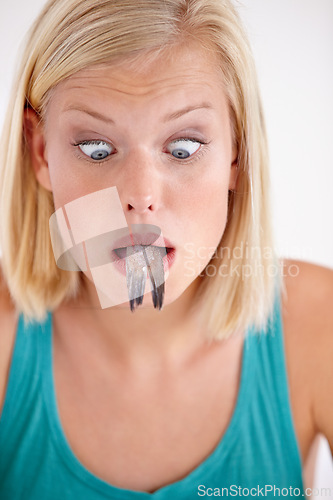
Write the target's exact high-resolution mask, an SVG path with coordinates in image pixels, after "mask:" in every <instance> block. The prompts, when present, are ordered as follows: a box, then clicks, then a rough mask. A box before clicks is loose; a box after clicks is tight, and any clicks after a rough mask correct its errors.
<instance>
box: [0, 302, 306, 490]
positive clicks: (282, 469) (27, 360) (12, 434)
mask: <svg viewBox="0 0 333 500" xmlns="http://www.w3.org/2000/svg"><path fill="white" fill-rule="evenodd" d="M260 333H262V332H256V331H255V330H254V329H253V328H249V330H248V332H247V337H246V340H245V342H244V346H243V358H242V371H241V379H240V387H239V391H238V397H237V401H236V406H235V408H234V412H233V415H232V418H231V421H230V423H229V426H228V428H227V430H226V432H225V433H224V435H223V437H222V439H221V441H220V442H219V444H218V445H217V446H216V448H215V449H214V450H213V451H212V453H211V454H210V455H209V456H208V457H207V458H206V459H205V460H204V461H203V462H202V463H201V464H200V465H199V466H197V467H196V468H195V469H194V470H193V471H192V472H191V473H190V474H188V475H187V476H186V477H184V478H183V479H181V480H179V481H176V482H174V483H172V484H169V485H167V486H164V487H162V488H160V489H158V490H156V491H155V492H154V493H145V492H138V491H131V490H126V489H122V488H118V487H115V486H113V485H111V484H108V483H107V482H105V481H103V480H102V479H100V478H98V477H97V476H95V475H94V474H92V473H91V472H90V471H89V470H88V469H86V468H85V467H84V465H83V464H81V462H80V461H79V460H78V459H77V458H76V456H75V455H74V453H73V451H72V450H71V448H70V446H69V443H68V442H67V440H66V436H65V434H64V431H63V429H62V425H61V421H60V419H59V414H58V410H57V401H56V396H55V389H54V380H53V367H52V315H51V314H50V313H48V316H47V318H46V321H45V323H43V324H39V323H34V324H30V325H25V324H24V322H23V318H22V316H20V318H19V322H18V328H17V333H16V340H15V347H14V351H13V357H12V361H11V367H10V373H9V380H8V385H7V392H6V397H5V402H4V406H3V411H2V415H1V418H0V499H1V500H102V499H106V498H111V499H117V500H127V499H128V500H135V499H137V500H139V499H149V498H153V499H154V500H155V499H156V500H166V499H168V500H170V499H176V500H177V499H179V500H185V499H195V498H200V497H203V498H207V497H210V496H214V497H219V496H224V497H226V496H231V497H237V496H249V497H253V496H256V497H261V496H266V497H268V498H273V497H274V498H275V497H277V496H280V497H282V496H283V497H284V498H291V497H293V498H294V497H295V496H303V492H304V489H303V483H302V466H301V458H300V453H299V448H298V444H297V440H296V435H295V430H294V426H293V421H292V415H291V408H290V400H289V393H288V382H287V373H286V365H285V355H284V346H283V332H282V324H281V313H280V304H279V302H278V301H277V302H276V305H275V309H274V315H273V316H272V319H271V320H270V322H269V324H268V333H267V334H266V335H265V334H260ZM82 439H84V436H82Z"/></svg>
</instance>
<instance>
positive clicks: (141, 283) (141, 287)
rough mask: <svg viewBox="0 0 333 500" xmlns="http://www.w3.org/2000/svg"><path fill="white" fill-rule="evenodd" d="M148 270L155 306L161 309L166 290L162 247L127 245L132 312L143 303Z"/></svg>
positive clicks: (127, 269)
mask: <svg viewBox="0 0 333 500" xmlns="http://www.w3.org/2000/svg"><path fill="white" fill-rule="evenodd" d="M147 272H148V277H149V280H150V284H151V291H152V300H153V305H154V308H155V309H158V310H161V309H162V306H163V300H164V291H165V287H164V266H163V256H162V252H161V248H160V247H154V246H143V245H135V246H134V247H127V249H126V283H127V289H128V296H129V304H130V309H131V311H132V312H134V311H135V309H136V307H138V306H139V305H141V304H142V303H143V296H144V292H145V286H146V279H147Z"/></svg>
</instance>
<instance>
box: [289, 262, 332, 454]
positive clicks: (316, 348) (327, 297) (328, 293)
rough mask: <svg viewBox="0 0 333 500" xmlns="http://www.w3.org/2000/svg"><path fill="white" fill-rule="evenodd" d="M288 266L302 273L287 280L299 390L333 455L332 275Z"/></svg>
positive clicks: (327, 271)
mask: <svg viewBox="0 0 333 500" xmlns="http://www.w3.org/2000/svg"><path fill="white" fill-rule="evenodd" d="M285 264H286V266H288V264H293V266H297V267H298V270H299V272H298V275H297V276H287V277H286V278H285V284H286V292H287V294H286V295H287V297H286V304H287V305H286V310H287V314H288V316H289V317H290V318H291V319H290V321H291V324H292V327H291V330H292V331H293V336H294V340H293V341H292V344H293V349H292V357H294V359H296V358H297V359H296V362H295V361H294V363H295V364H294V366H296V368H297V370H296V371H297V372H298V373H297V378H299V382H298V383H297V386H298V387H299V390H302V391H304V392H306V393H307V394H308V396H309V400H310V407H311V413H312V421H313V426H314V428H315V430H316V433H322V434H324V435H325V437H326V438H327V440H328V442H329V444H330V447H331V451H332V453H333V271H332V270H331V269H328V268H326V267H322V266H317V265H314V264H310V263H307V262H300V261H285ZM286 268H287V269H288V267H286ZM293 269H295V268H293ZM302 385H303V387H304V389H301V387H302Z"/></svg>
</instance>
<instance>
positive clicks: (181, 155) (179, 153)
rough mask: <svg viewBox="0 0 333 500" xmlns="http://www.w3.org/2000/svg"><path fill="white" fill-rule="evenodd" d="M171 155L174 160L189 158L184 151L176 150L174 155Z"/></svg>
mask: <svg viewBox="0 0 333 500" xmlns="http://www.w3.org/2000/svg"><path fill="white" fill-rule="evenodd" d="M172 154H173V156H175V157H176V158H188V157H189V156H190V154H189V153H188V151H185V150H184V149H176V151H174V153H172Z"/></svg>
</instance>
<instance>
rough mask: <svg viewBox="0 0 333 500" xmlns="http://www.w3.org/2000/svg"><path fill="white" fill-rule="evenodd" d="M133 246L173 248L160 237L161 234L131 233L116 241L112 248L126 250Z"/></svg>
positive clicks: (163, 237)
mask: <svg viewBox="0 0 333 500" xmlns="http://www.w3.org/2000/svg"><path fill="white" fill-rule="evenodd" d="M133 245H147V246H148V245H154V246H157V247H165V248H175V247H174V246H173V244H172V243H171V242H170V241H169V240H168V239H167V238H165V236H162V234H159V235H158V234H155V233H152V232H150V233H141V234H140V233H132V234H131V235H128V236H124V237H123V238H120V239H119V240H116V241H115V242H114V243H113V245H112V248H113V250H115V249H117V248H126V247H129V246H133Z"/></svg>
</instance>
